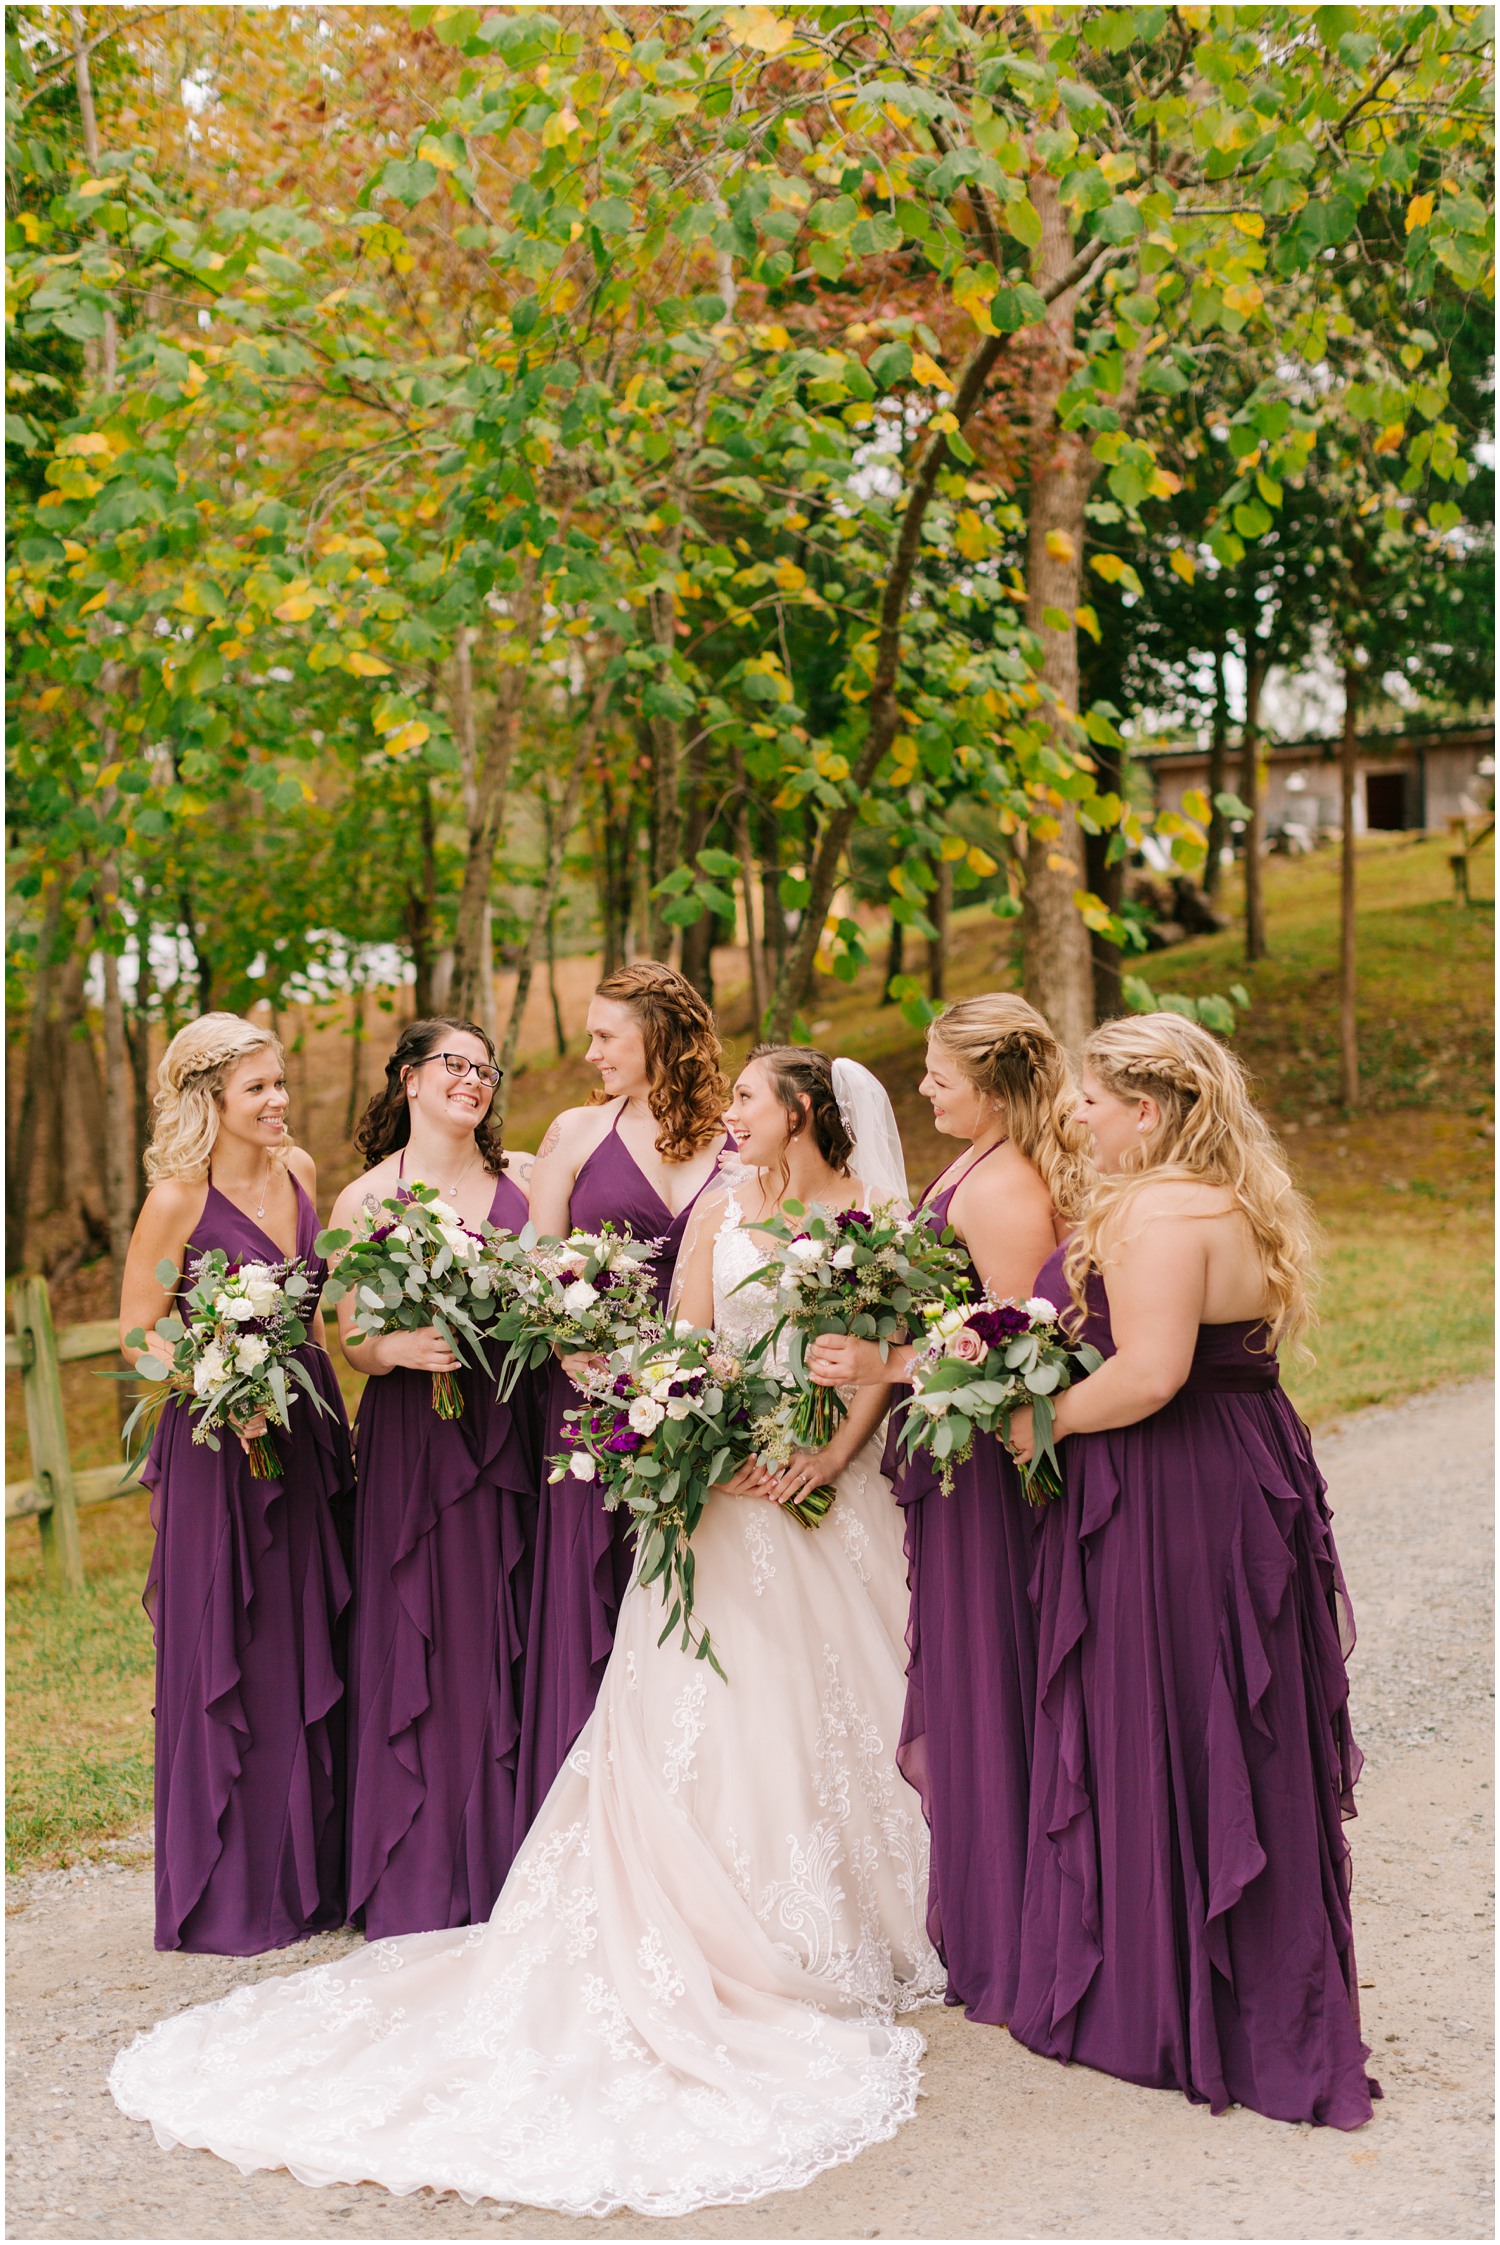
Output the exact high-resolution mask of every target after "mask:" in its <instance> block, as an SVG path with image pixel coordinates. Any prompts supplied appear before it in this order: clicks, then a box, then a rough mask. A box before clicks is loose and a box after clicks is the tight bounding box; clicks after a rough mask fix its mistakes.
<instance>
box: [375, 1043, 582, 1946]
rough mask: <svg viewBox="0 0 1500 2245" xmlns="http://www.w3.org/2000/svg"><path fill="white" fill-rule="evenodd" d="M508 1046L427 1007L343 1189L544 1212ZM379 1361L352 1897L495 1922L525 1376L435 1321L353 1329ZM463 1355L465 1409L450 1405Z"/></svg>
mask: <svg viewBox="0 0 1500 2245" xmlns="http://www.w3.org/2000/svg"><path fill="white" fill-rule="evenodd" d="M499 1082H500V1070H499V1068H498V1067H497V1066H496V1064H495V1048H494V1046H493V1045H492V1044H491V1043H490V1040H489V1038H488V1037H487V1036H486V1035H485V1033H484V1031H483V1030H482V1029H480V1028H478V1027H476V1025H475V1024H474V1023H473V1022H472V1021H456V1020H449V1019H441V1020H433V1021H414V1022H413V1023H412V1024H411V1026H410V1027H409V1028H407V1029H405V1030H403V1032H402V1034H401V1036H400V1038H399V1040H398V1042H397V1045H396V1049H395V1051H394V1052H393V1053H392V1054H391V1057H390V1059H389V1061H388V1062H387V1063H386V1071H385V1087H384V1089H383V1090H382V1091H379V1092H377V1093H376V1095H375V1097H374V1098H373V1099H372V1100H371V1102H370V1104H369V1107H368V1108H367V1109H366V1112H365V1116H364V1120H363V1121H362V1123H361V1124H360V1127H359V1131H358V1134H357V1138H356V1144H357V1145H358V1147H359V1150H360V1152H361V1153H362V1154H363V1155H364V1158H365V1172H364V1175H363V1176H362V1177H358V1178H356V1179H355V1181H354V1182H353V1184H351V1185H349V1186H347V1187H346V1188H345V1190H344V1191H343V1193H342V1194H341V1195H340V1196H339V1199H338V1201H337V1202H336V1203H335V1206H334V1211H333V1226H334V1228H335V1229H340V1230H354V1229H357V1228H358V1226H359V1224H360V1220H361V1217H362V1215H363V1213H364V1210H365V1206H366V1203H367V1202H374V1203H376V1204H378V1203H379V1202H381V1201H383V1200H386V1199H388V1198H391V1197H393V1196H396V1195H398V1194H399V1193H400V1192H401V1190H402V1188H403V1187H404V1186H409V1185H414V1184H417V1183H419V1182H420V1183H422V1184H424V1185H429V1186H432V1187H434V1188H435V1189H436V1190H437V1192H438V1193H439V1194H440V1195H441V1196H442V1200H443V1203H444V1206H445V1207H447V1208H450V1209H452V1210H453V1211H454V1213H455V1214H456V1215H457V1216H458V1217H459V1218H460V1220H461V1221H462V1222H463V1223H465V1224H468V1225H470V1226H472V1227H473V1228H474V1229H475V1230H477V1229H478V1227H479V1226H480V1224H481V1223H484V1222H486V1221H487V1222H489V1223H491V1224H493V1225H495V1226H497V1227H498V1228H500V1229H503V1230H510V1231H518V1230H519V1229H520V1227H521V1226H522V1225H523V1224H524V1223H525V1222H526V1218H527V1206H526V1191H525V1185H524V1179H523V1172H524V1170H525V1169H529V1167H530V1162H529V1158H528V1157H525V1156H522V1157H521V1158H520V1162H519V1163H518V1162H517V1160H516V1158H515V1157H507V1156H506V1154H505V1153H504V1151H503V1149H502V1147H501V1143H500V1128H499V1124H498V1123H497V1122H495V1121H493V1120H492V1119H491V1115H490V1104H491V1101H492V1100H493V1098H494V1095H495V1092H496V1089H497V1088H498V1086H499ZM353 1310H354V1300H353V1297H352V1295H347V1294H346V1295H345V1296H344V1298H343V1300H342V1301H341V1303H340V1304H339V1313H338V1314H339V1331H340V1335H341V1338H342V1340H343V1343H344V1353H345V1355H346V1356H347V1357H348V1360H349V1362H350V1363H351V1364H352V1365H353V1366H354V1368H355V1370H356V1371H358V1372H364V1373H368V1374H369V1379H368V1380H367V1382H366V1386H365V1390H364V1394H363V1396H362V1397H361V1399H360V1405H359V1415H358V1419H357V1421H356V1431H355V1456H356V1460H357V1465H358V1476H359V1481H358V1509H357V1514H356V1526H355V1542H354V1576H355V1602H354V1632H353V1645H352V1648H351V1659H350V1784H349V1915H350V1918H351V1919H352V1920H353V1921H354V1922H355V1923H357V1924H361V1925H363V1927H364V1930H365V1932H366V1933H367V1934H368V1935H369V1936H370V1938H371V1939H372V1940H379V1939H383V1938H384V1937H385V1936H386V1935H387V1934H393V1933H420V1932H429V1931H435V1930H437V1929H438V1928H441V1927H447V1926H459V1925H471V1924H478V1923H481V1922H482V1921H483V1920H484V1919H485V1918H487V1917H488V1916H489V1914H490V1911H491V1910H492V1909H493V1907H494V1903H495V1897H496V1896H497V1895H498V1893H499V1892H500V1889H501V1887H502V1886H503V1885H504V1883H505V1874H506V1872H507V1871H508V1870H509V1868H510V1860H511V1856H512V1854H513V1852H514V1850H513V1846H512V1830H513V1825H514V1802H515V1783H516V1752H517V1746H518V1742H519V1737H520V1721H519V1684H520V1674H521V1655H522V1646H523V1641H524V1637H523V1632H524V1629H525V1623H526V1613H527V1601H528V1597H529V1592H530V1563H531V1548H532V1542H533V1536H534V1530H535V1520H536V1502H537V1499H536V1491H537V1484H538V1481H539V1479H540V1470H539V1466H538V1462H537V1459H536V1455H535V1447H534V1439H533V1429H532V1425H531V1415H530V1411H529V1407H528V1406H529V1390H528V1389H527V1388H526V1387H525V1385H524V1383H523V1386H522V1387H521V1388H519V1389H518V1390H517V1392H516V1394H515V1396H514V1397H513V1398H512V1400H511V1402H510V1403H500V1402H497V1401H496V1398H495V1382H494V1380H493V1379H492V1378H491V1377H489V1375H488V1374H487V1373H483V1372H479V1371H476V1370H474V1369H472V1368H470V1367H469V1366H467V1365H461V1364H459V1362H458V1360H457V1358H456V1357H455V1356H454V1354H453V1352H452V1350H451V1349H450V1348H449V1347H448V1345H447V1343H446V1342H445V1341H444V1339H443V1337H442V1335H441V1334H440V1333H439V1332H438V1331H437V1330H436V1328H435V1327H432V1326H426V1327H424V1328H423V1329H422V1330H421V1331H419V1332H414V1333H387V1334H383V1335H380V1336H378V1337H372V1338H368V1339H365V1340H361V1341H359V1342H357V1343H356V1344H355V1345H354V1346H353V1347H351V1346H350V1341H349V1330H350V1323H351V1319H352V1316H353ZM455 1369H456V1370H457V1372H458V1375H459V1380H460V1384H461V1385H462V1388H463V1391H464V1408H463V1413H462V1416H461V1417H459V1418H457V1419H451V1420H450V1419H443V1418H440V1417H439V1416H438V1414H437V1412H436V1411H435V1410H434V1409H433V1407H432V1374H433V1373H434V1372H447V1371H453V1370H455Z"/></svg>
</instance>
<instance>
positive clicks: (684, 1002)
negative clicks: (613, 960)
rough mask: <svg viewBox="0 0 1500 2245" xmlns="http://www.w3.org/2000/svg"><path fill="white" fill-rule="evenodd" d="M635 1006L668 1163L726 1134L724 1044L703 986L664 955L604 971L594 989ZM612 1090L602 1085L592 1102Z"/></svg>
mask: <svg viewBox="0 0 1500 2245" xmlns="http://www.w3.org/2000/svg"><path fill="white" fill-rule="evenodd" d="M594 996H595V997H596V998H612V999H614V1000H615V1002H616V1003H617V1004H619V1005H624V1006H629V1008H630V1010H631V1012H632V1013H633V1014H634V1015H635V1018H636V1020H637V1021H638V1022H639V1023H640V1027H641V1038H642V1041H643V1042H644V1044H645V1047H646V1073H647V1075H648V1076H649V1077H650V1079H651V1090H650V1093H649V1095H648V1097H649V1103H650V1107H651V1112H652V1114H653V1115H654V1116H655V1117H656V1120H657V1122H658V1123H659V1124H660V1125H661V1130H660V1133H659V1135H658V1137H657V1141H656V1150H657V1152H658V1153H659V1154H660V1155H661V1157H662V1160H663V1161H691V1160H692V1159H693V1158H694V1156H695V1155H697V1154H701V1153H702V1151H703V1149H704V1147H705V1146H709V1145H712V1143H713V1141H714V1139H715V1138H717V1137H719V1136H721V1135H722V1133H723V1127H724V1109H725V1108H726V1107H727V1106H728V1104H729V1085H728V1083H727V1082H726V1081H725V1078H724V1074H723V1071H722V1070H721V1068H720V1066H719V1062H720V1060H721V1059H722V1058H723V1056H724V1047H723V1046H722V1044H720V1042H719V1032H718V1030H717V1029H716V1028H715V1027H714V1017H713V1013H712V1011H711V1010H710V1008H709V1005H708V1001H707V1000H706V999H705V998H704V997H703V995H702V993H701V992H700V991H697V990H695V989H694V988H693V985H692V984H691V983H690V982H689V981H688V979H687V977H686V976H685V975H681V974H679V973H678V972H677V970H676V968H675V967H667V966H663V965H662V963H661V961H660V960H659V959H636V960H634V961H633V962H632V964H631V965H630V966H628V967H621V968H620V969H619V971H618V973H616V974H611V975H606V976H605V978H604V980H603V981H602V982H601V983H600V984H599V986H598V988H597V989H596V990H595V992H594ZM609 1097H610V1094H609V1093H608V1092H606V1091H603V1090H599V1091H596V1092H595V1093H594V1095H593V1098H592V1099H591V1100H590V1102H589V1104H590V1105H591V1106H598V1105H599V1104H600V1103H601V1102H602V1101H604V1100H605V1099H607V1098H609Z"/></svg>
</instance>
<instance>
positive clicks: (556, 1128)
mask: <svg viewBox="0 0 1500 2245" xmlns="http://www.w3.org/2000/svg"><path fill="white" fill-rule="evenodd" d="M561 1136H562V1117H561V1115H559V1116H558V1117H557V1120H556V1121H555V1122H551V1123H549V1124H548V1125H547V1135H546V1137H545V1138H544V1139H543V1140H542V1142H541V1144H540V1146H538V1148H537V1150H536V1158H537V1160H538V1161H545V1160H546V1158H547V1156H548V1155H549V1154H555V1153H556V1152H557V1142H558V1140H559V1139H560V1138H561Z"/></svg>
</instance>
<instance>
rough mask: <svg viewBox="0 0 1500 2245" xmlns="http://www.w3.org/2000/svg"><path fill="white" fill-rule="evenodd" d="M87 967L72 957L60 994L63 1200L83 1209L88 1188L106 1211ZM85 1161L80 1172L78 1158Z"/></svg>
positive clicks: (99, 1082) (100, 1093) (100, 1087)
mask: <svg viewBox="0 0 1500 2245" xmlns="http://www.w3.org/2000/svg"><path fill="white" fill-rule="evenodd" d="M83 971H84V961H83V954H82V952H81V951H74V952H73V954H72V955H71V957H69V958H68V959H67V960H65V961H64V964H63V970H62V973H61V975H60V977H59V988H58V1009H57V1011H58V1021H57V1029H58V1038H57V1041H58V1052H59V1066H60V1067H61V1070H62V1106H63V1146H64V1160H65V1168H66V1173H67V1182H66V1190H65V1192H64V1196H63V1197H64V1199H65V1200H66V1201H67V1202H68V1203H70V1204H71V1205H74V1206H77V1207H79V1208H82V1207H83V1206H84V1205H85V1203H86V1202H87V1201H88V1198H89V1188H90V1187H92V1189H93V1191H94V1193H95V1194H96V1195H97V1200H96V1202H95V1207H96V1209H97V1208H106V1207H107V1206H108V1191H107V1183H106V1176H105V1125H104V1083H103V1079H102V1078H101V1076H100V1073H99V1054H98V1051H97V1049H96V1047H95V1044H94V1035H93V1031H92V1029H91V1028H90V1026H89V1018H88V1009H87V1006H86V1004H85V1000H84V988H83ZM80 1155H83V1156H85V1157H86V1162H85V1163H84V1164H83V1165H82V1170H81V1171H80V1161H79V1157H80Z"/></svg>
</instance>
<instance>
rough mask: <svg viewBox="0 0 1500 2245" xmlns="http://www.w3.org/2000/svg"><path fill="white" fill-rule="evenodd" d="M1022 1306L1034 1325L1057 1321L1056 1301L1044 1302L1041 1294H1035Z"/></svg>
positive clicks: (1050, 1323) (1049, 1323)
mask: <svg viewBox="0 0 1500 2245" xmlns="http://www.w3.org/2000/svg"><path fill="white" fill-rule="evenodd" d="M1021 1307H1022V1309H1023V1310H1024V1311H1025V1312H1026V1315H1027V1316H1028V1317H1029V1318H1030V1319H1031V1321H1032V1323H1033V1324H1034V1325H1052V1324H1055V1323H1056V1320H1057V1305H1056V1303H1055V1302H1044V1301H1043V1300H1042V1297H1041V1295H1040V1294H1033V1295H1032V1297H1031V1300H1030V1301H1029V1302H1023V1303H1022V1304H1021Z"/></svg>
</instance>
